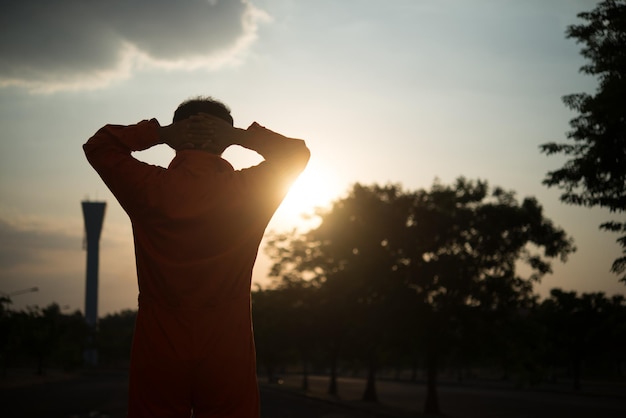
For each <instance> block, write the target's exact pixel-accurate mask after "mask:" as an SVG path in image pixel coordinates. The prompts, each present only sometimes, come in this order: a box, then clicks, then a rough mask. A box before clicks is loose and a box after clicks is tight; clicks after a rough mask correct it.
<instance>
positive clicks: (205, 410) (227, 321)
mask: <svg viewBox="0 0 626 418" xmlns="http://www.w3.org/2000/svg"><path fill="white" fill-rule="evenodd" d="M162 143H164V144H167V145H169V146H170V147H172V148H173V149H174V150H176V156H175V157H174V159H173V160H172V162H171V163H170V164H169V167H168V168H167V169H165V168H162V167H158V166H153V165H149V164H146V163H143V162H140V161H138V160H136V159H135V158H133V157H132V155H131V152H133V151H140V150H144V149H147V148H150V147H152V146H154V145H157V144H162ZM235 144H236V145H240V146H242V147H245V148H248V149H250V150H253V151H256V152H258V153H259V154H260V155H261V156H262V157H263V158H264V161H263V162H261V163H260V164H259V165H257V166H255V167H251V168H247V169H244V170H240V171H235V170H234V169H233V167H232V166H231V165H230V164H229V163H228V162H227V161H225V160H224V159H222V158H221V154H222V153H223V151H224V150H225V149H226V148H228V147H229V146H231V145H235ZM83 148H84V150H85V154H86V156H87V159H88V160H89V162H90V163H91V165H92V166H93V167H94V168H95V169H96V171H97V172H98V174H100V177H102V179H103V180H104V182H105V183H106V185H107V186H108V187H109V189H110V190H111V192H112V193H113V194H114V195H115V197H116V198H117V200H118V201H119V202H120V204H121V206H122V207H123V208H124V210H125V211H126V212H127V213H128V215H129V217H130V220H131V222H132V226H133V235H134V240H135V256H136V263H137V278H138V284H139V310H138V315H137V322H136V325H135V334H134V338H133V347H132V352H131V366H130V383H129V410H128V416H129V417H184V418H188V417H189V416H190V414H191V411H192V410H193V414H194V416H195V417H196V418H202V417H233V418H234V417H237V418H242V417H258V415H259V403H258V387H257V381H256V360H255V351H254V340H253V334H252V320H251V308H250V282H251V277H252V267H253V265H254V262H255V259H256V255H257V251H258V247H259V244H260V241H261V238H262V237H263V233H264V231H265V228H266V226H267V224H268V222H269V221H270V219H271V217H272V215H273V214H274V212H275V210H276V209H277V207H278V206H279V204H280V203H281V201H282V199H283V198H284V196H285V194H286V193H287V191H288V189H289V187H290V185H291V184H292V182H293V181H294V180H295V179H296V178H297V176H298V175H299V174H300V173H301V172H302V171H303V170H304V168H305V166H306V164H307V162H308V159H309V150H308V148H307V147H306V145H305V143H304V141H302V140H299V139H291V138H287V137H284V136H282V135H280V134H278V133H275V132H272V131H270V130H268V129H265V128H264V127H262V126H260V125H259V124H257V123H256V122H255V123H253V124H252V125H250V127H248V129H245V130H244V129H239V128H235V127H233V120H232V117H231V116H230V110H229V109H228V108H227V107H226V106H225V105H224V104H222V103H220V102H218V101H216V100H213V99H211V98H198V99H193V100H189V101H187V102H184V103H182V104H181V105H180V106H179V107H178V109H177V110H176V112H175V114H174V121H173V123H172V124H171V125H168V126H160V125H159V123H158V121H157V120H156V119H152V120H149V121H145V120H144V121H142V122H139V123H138V124H136V125H130V126H120V125H106V126H105V127H103V128H101V129H100V130H99V131H98V132H97V133H96V134H95V135H94V136H93V137H92V138H91V139H89V141H88V142H87V143H86V144H85V145H84V146H83Z"/></svg>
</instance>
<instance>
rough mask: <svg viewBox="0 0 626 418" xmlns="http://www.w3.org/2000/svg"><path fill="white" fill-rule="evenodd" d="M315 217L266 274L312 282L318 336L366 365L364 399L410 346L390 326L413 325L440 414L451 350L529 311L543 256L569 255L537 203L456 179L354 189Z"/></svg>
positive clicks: (431, 405) (278, 250)
mask: <svg viewBox="0 0 626 418" xmlns="http://www.w3.org/2000/svg"><path fill="white" fill-rule="evenodd" d="M320 217H321V223H320V225H319V226H318V227H317V228H315V229H313V230H311V231H309V232H308V233H305V234H303V235H301V236H299V237H295V236H292V237H291V238H290V239H291V241H290V239H287V240H286V241H280V246H277V245H276V244H277V242H278V241H275V242H274V247H275V248H274V251H273V254H274V257H272V258H273V259H274V262H275V265H274V271H275V272H277V271H280V272H282V273H281V274H284V272H285V271H296V272H297V273H298V274H299V275H304V274H309V275H312V276H313V279H312V280H317V281H318V282H319V292H318V293H317V295H318V297H319V299H318V303H319V304H320V305H322V304H323V305H324V307H323V309H321V310H320V312H323V313H325V314H328V315H330V316H329V317H327V319H326V320H325V321H324V324H325V330H324V331H323V332H322V333H321V334H320V335H321V338H325V339H327V340H328V341H332V342H335V343H336V344H334V348H336V347H338V344H342V346H341V347H342V348H344V349H345V348H347V347H349V348H350V352H351V353H352V355H353V356H354V357H356V358H357V359H359V360H360V361H361V362H362V364H364V365H366V367H367V369H368V382H367V385H366V390H365V393H364V399H367V400H375V399H376V392H375V386H374V381H375V372H376V369H377V368H378V365H379V364H378V363H379V362H380V361H381V359H383V358H384V355H385V353H386V352H389V351H390V349H391V350H393V349H394V347H393V345H394V344H397V342H398V341H411V340H410V339H407V338H405V337H406V336H405V335H401V334H402V333H404V332H406V328H405V327H400V326H398V324H406V323H408V324H411V325H413V326H414V329H412V330H411V332H413V333H415V334H416V335H418V339H419V340H420V341H421V342H422V344H421V345H423V347H419V348H418V350H419V351H423V352H424V353H425V357H426V359H425V360H426V361H425V362H426V366H427V376H428V392H427V393H428V396H427V402H426V405H425V408H424V409H425V412H427V413H439V405H438V398H437V392H436V381H437V371H438V369H439V367H440V364H441V362H442V361H443V359H444V358H445V357H446V355H448V354H449V353H450V348H451V347H461V346H464V347H467V346H468V345H472V344H474V345H475V344H476V339H475V338H473V335H474V333H475V330H476V329H477V324H480V323H481V321H482V323H484V321H485V320H487V319H489V320H498V321H500V322H501V323H502V326H505V325H506V324H505V322H506V321H507V320H509V318H515V317H516V315H517V314H518V313H519V312H520V311H521V310H523V309H529V308H530V307H532V306H533V304H534V302H535V297H534V295H533V293H532V290H533V284H534V283H535V282H538V281H539V280H540V279H541V277H542V276H543V275H545V274H546V273H549V272H550V259H552V258H555V257H560V258H561V259H563V260H565V259H566V256H567V255H568V254H569V253H570V252H571V251H573V250H574V247H573V243H572V241H571V239H570V238H568V237H567V235H566V234H565V232H564V231H563V230H561V229H560V228H558V227H556V226H554V225H553V224H552V222H551V221H550V220H549V219H546V218H545V217H544V216H543V213H542V208H541V206H540V205H539V203H538V202H537V201H536V200H535V199H533V198H526V199H524V200H523V201H522V202H521V203H520V202H518V201H517V200H516V198H515V196H514V193H512V192H506V191H504V190H502V189H500V188H495V189H494V190H493V192H490V191H489V187H488V185H487V183H486V182H481V181H477V182H474V181H468V180H466V179H463V178H460V179H458V180H457V181H456V183H455V184H453V185H451V186H444V185H441V184H439V183H435V184H434V185H433V187H432V189H431V190H419V191H417V192H404V191H402V190H401V189H400V188H399V187H398V186H385V187H380V186H376V185H374V186H369V187H368V186H362V185H358V184H357V185H355V186H354V187H353V189H352V190H351V191H350V193H349V195H348V196H347V197H346V198H344V199H340V200H338V201H336V202H335V203H334V204H333V205H332V207H331V208H330V209H329V210H328V211H327V212H324V213H321V214H320ZM290 243H291V244H290ZM521 264H526V266H525V269H524V270H523V272H524V274H519V273H518V270H517V268H518V267H519V266H520V265H521ZM416 316H417V317H418V318H415V317H416ZM518 316H519V315H517V317H518ZM407 319H409V320H408V321H407ZM418 346H419V344H418ZM331 347H332V346H331ZM418 350H414V351H418ZM395 351H396V352H397V350H395ZM477 351H478V350H475V352H477ZM331 358H333V359H336V358H337V357H336V356H333V357H331ZM331 370H333V372H332V373H334V370H335V369H334V366H332V367H331ZM332 373H331V377H332ZM332 381H333V380H332V378H331V390H332Z"/></svg>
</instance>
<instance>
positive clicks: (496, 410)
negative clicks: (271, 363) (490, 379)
mask: <svg viewBox="0 0 626 418" xmlns="http://www.w3.org/2000/svg"><path fill="white" fill-rule="evenodd" d="M284 380H285V382H284V386H286V387H294V388H296V387H299V386H300V385H301V378H300V377H299V376H293V377H286V378H284ZM327 387H328V378H327V377H323V376H313V377H311V378H310V379H309V391H310V393H312V394H319V395H320V396H322V395H323V394H324V393H326V390H327ZM338 389H339V398H340V399H341V400H343V401H346V402H357V401H358V400H359V399H361V397H362V395H363V390H364V389H365V382H364V380H363V379H353V378H339V380H338ZM377 389H378V397H379V401H380V403H382V404H385V405H389V406H394V407H396V408H399V409H402V410H404V411H412V412H413V413H415V414H418V413H419V412H420V411H422V408H423V405H424V401H425V398H426V388H425V385H423V384H410V383H402V382H391V381H378V382H377ZM438 393H439V404H440V407H441V410H442V413H443V414H445V416H446V417H448V418H560V417H567V418H624V417H626V387H624V393H622V394H621V395H622V396H621V397H618V396H591V395H590V394H577V393H573V392H555V391H531V390H514V389H505V388H502V389H495V388H484V387H472V386H460V385H445V384H442V385H440V387H439V389H438Z"/></svg>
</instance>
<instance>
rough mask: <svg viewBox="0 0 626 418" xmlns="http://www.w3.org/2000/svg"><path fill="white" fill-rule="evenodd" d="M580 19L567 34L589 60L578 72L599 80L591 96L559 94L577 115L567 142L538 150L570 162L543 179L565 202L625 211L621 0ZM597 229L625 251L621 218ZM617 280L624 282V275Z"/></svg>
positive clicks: (625, 268) (619, 263)
mask: <svg viewBox="0 0 626 418" xmlns="http://www.w3.org/2000/svg"><path fill="white" fill-rule="evenodd" d="M578 17H579V18H581V19H582V20H584V21H585V22H584V23H582V24H579V25H571V26H569V27H568V29H567V32H566V34H567V37H568V38H574V39H576V42H577V43H580V44H582V45H583V48H582V50H581V54H582V55H583V56H584V57H585V58H586V59H587V61H588V63H587V64H585V65H583V66H582V67H581V69H580V70H581V71H582V72H583V73H586V74H589V75H591V76H594V77H596V78H597V79H598V88H597V91H596V93H595V95H590V94H587V93H576V94H570V95H567V96H565V97H563V101H564V103H565V105H566V106H567V107H569V108H570V109H572V110H574V111H576V112H577V113H578V116H576V117H575V118H574V119H572V120H571V121H570V126H571V128H572V129H571V130H570V131H569V132H568V134H567V137H568V139H569V140H570V142H568V143H547V144H543V145H541V147H540V148H541V152H543V153H545V154H547V155H552V154H562V155H564V156H566V157H569V160H568V161H567V162H566V163H565V164H564V165H563V167H561V168H560V169H557V170H554V171H550V172H548V173H547V175H546V178H545V180H544V181H543V183H544V184H545V185H547V186H548V187H553V186H555V187H558V188H560V189H562V190H563V193H562V195H561V200H562V201H563V202H565V203H568V204H573V205H581V206H588V207H593V206H597V207H603V208H608V209H609V210H610V211H611V212H617V213H623V212H624V211H625V210H626V99H624V98H625V97H626V1H625V0H605V1H603V2H601V3H599V4H598V5H597V7H596V8H595V9H593V10H592V11H590V12H584V13H580V14H579V15H578ZM600 228H601V229H604V230H608V231H613V232H618V233H621V234H622V235H621V236H620V237H619V238H618V240H617V242H618V243H619V244H620V245H621V246H622V247H623V252H624V254H626V235H625V234H624V233H626V222H623V221H619V222H616V221H612V222H606V223H603V224H602V225H600ZM611 270H612V271H613V272H614V273H616V274H622V273H626V255H625V256H622V257H620V258H618V259H617V260H615V262H614V263H613V266H612V269H611ZM620 281H623V282H624V283H626V274H624V275H622V277H621V278H620Z"/></svg>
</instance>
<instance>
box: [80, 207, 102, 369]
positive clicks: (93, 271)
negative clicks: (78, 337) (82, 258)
mask: <svg viewBox="0 0 626 418" xmlns="http://www.w3.org/2000/svg"><path fill="white" fill-rule="evenodd" d="M82 206H83V218H84V220H85V242H84V246H85V249H86V250H87V270H86V280H85V320H86V321H87V325H88V326H89V328H90V336H89V340H88V341H87V347H86V349H85V353H84V356H85V363H86V364H87V365H91V366H95V365H97V363H98V352H97V350H96V348H95V344H94V341H95V338H94V337H95V332H96V324H97V322H98V264H99V259H100V233H101V232H102V223H103V221H104V210H105V208H106V202H89V201H83V202H82Z"/></svg>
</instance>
